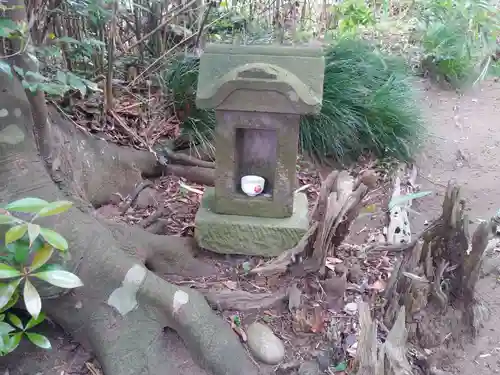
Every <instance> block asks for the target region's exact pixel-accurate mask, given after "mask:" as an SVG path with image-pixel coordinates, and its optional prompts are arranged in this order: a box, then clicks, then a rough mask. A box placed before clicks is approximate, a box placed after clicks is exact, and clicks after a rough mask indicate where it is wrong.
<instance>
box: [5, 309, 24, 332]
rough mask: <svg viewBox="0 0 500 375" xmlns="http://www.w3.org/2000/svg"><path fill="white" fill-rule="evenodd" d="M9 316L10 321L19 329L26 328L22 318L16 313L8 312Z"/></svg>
mask: <svg viewBox="0 0 500 375" xmlns="http://www.w3.org/2000/svg"><path fill="white" fill-rule="evenodd" d="M7 318H9V320H10V322H11V323H12V324H14V326H16V327H17V328H19V329H21V330H22V329H24V326H23V322H21V319H19V317H18V316H17V315H15V314H12V313H9V314H7Z"/></svg>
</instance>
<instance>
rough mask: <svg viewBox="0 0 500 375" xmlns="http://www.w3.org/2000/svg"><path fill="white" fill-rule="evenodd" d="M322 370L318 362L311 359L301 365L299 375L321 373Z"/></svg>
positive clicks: (316, 374)
mask: <svg viewBox="0 0 500 375" xmlns="http://www.w3.org/2000/svg"><path fill="white" fill-rule="evenodd" d="M319 374H321V371H320V369H319V365H318V362H316V361H309V362H304V363H303V364H301V365H300V367H299V375H319Z"/></svg>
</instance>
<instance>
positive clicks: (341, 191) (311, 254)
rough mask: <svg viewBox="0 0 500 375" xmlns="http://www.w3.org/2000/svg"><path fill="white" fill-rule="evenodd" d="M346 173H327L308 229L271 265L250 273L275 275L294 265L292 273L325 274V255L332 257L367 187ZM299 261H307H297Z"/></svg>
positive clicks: (355, 213)
mask: <svg viewBox="0 0 500 375" xmlns="http://www.w3.org/2000/svg"><path fill="white" fill-rule="evenodd" d="M356 185H357V187H356V188H355V183H354V181H353V179H352V177H351V176H349V174H348V173H347V172H346V171H342V172H338V171H333V172H331V173H330V174H329V175H328V177H327V178H326V179H325V180H324V181H323V183H322V184H321V188H320V192H319V196H318V199H317V201H316V204H315V206H314V209H313V211H312V214H311V216H310V219H311V221H312V223H311V226H310V228H309V230H308V231H307V232H306V234H305V235H304V236H303V237H302V239H301V240H300V241H299V243H298V244H297V246H295V247H294V248H292V249H289V250H287V251H285V252H284V253H282V254H281V255H280V256H278V257H277V258H276V259H274V260H272V261H271V262H269V263H267V264H265V265H263V266H259V267H256V268H254V269H252V270H251V271H250V273H251V274H260V275H266V276H270V275H275V274H280V273H285V272H286V271H287V269H288V267H289V266H290V265H292V264H294V263H299V264H297V266H296V267H297V268H296V269H294V274H298V273H310V272H320V274H324V273H325V271H326V270H325V260H326V257H327V255H328V254H332V255H334V254H335V248H336V247H337V246H339V245H340V244H341V243H342V241H344V239H345V238H346V237H347V235H348V233H349V228H350V225H351V223H352V222H353V221H354V220H355V219H356V217H357V216H358V215H359V212H360V210H361V208H362V207H363V198H364V197H365V196H366V194H367V192H368V188H367V187H366V186H365V185H364V184H362V183H360V184H356ZM299 258H307V259H306V260H305V261H304V262H302V263H300V262H297V260H298V259H299Z"/></svg>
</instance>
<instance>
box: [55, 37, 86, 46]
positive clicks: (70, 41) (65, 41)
mask: <svg viewBox="0 0 500 375" xmlns="http://www.w3.org/2000/svg"><path fill="white" fill-rule="evenodd" d="M56 41H58V42H64V43H72V44H81V43H80V41H79V40H76V39H75V38H71V37H69V36H63V37H61V38H58V39H56Z"/></svg>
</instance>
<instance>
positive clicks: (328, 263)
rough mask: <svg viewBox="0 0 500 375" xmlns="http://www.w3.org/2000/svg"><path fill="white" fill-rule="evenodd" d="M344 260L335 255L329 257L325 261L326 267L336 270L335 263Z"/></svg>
mask: <svg viewBox="0 0 500 375" xmlns="http://www.w3.org/2000/svg"><path fill="white" fill-rule="evenodd" d="M342 262H343V260H342V259H339V258H334V257H327V258H326V261H325V267H326V268H328V269H329V270H331V271H335V265H336V264H339V263H342Z"/></svg>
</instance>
